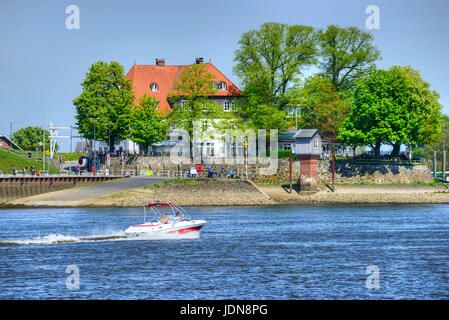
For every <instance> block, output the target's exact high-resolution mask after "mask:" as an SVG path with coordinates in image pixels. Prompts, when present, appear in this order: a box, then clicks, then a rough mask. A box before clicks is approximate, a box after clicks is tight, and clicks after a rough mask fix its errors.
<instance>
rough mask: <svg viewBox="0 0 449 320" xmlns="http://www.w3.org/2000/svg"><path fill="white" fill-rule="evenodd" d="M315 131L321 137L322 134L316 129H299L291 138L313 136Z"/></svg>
mask: <svg viewBox="0 0 449 320" xmlns="http://www.w3.org/2000/svg"><path fill="white" fill-rule="evenodd" d="M317 133H318V134H319V135H320V136H321V138H323V135H322V134H321V132H320V131H319V130H318V129H299V130H298V131H297V132H296V133H295V135H294V136H293V138H313V137H314V136H315V135H316V134H317Z"/></svg>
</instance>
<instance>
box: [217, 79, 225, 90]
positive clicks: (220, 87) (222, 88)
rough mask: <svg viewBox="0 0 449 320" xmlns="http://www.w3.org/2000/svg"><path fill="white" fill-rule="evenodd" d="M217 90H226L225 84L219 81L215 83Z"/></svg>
mask: <svg viewBox="0 0 449 320" xmlns="http://www.w3.org/2000/svg"><path fill="white" fill-rule="evenodd" d="M217 89H218V90H226V82H223V81H220V82H218V83H217Z"/></svg>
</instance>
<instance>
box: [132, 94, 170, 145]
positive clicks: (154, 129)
mask: <svg viewBox="0 0 449 320" xmlns="http://www.w3.org/2000/svg"><path fill="white" fill-rule="evenodd" d="M167 130H168V123H167V121H166V118H165V117H164V116H163V114H161V113H160V112H159V111H158V101H157V100H156V99H154V98H152V97H151V96H149V95H147V94H144V95H143V96H141V97H140V99H139V105H137V106H135V107H134V108H132V109H131V110H130V138H131V139H132V141H134V142H136V143H140V144H142V145H143V147H144V148H145V150H147V149H148V147H149V146H150V145H151V144H153V143H156V142H158V141H162V140H165V139H166V138H167Z"/></svg>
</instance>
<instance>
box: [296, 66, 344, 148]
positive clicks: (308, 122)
mask: <svg viewBox="0 0 449 320" xmlns="http://www.w3.org/2000/svg"><path fill="white" fill-rule="evenodd" d="M289 96H290V97H289V100H290V103H291V104H292V105H295V106H298V107H300V109H301V112H300V115H301V117H300V118H299V122H298V125H299V127H300V128H317V129H319V130H320V132H321V134H322V135H323V137H324V138H325V139H328V140H330V141H335V140H336V138H337V136H338V130H339V129H340V126H341V124H342V123H343V121H344V119H345V117H346V115H347V112H348V109H349V101H348V100H349V99H348V96H347V93H346V92H344V91H341V92H338V91H337V88H336V87H335V86H334V85H333V83H332V79H330V78H328V77H322V76H319V75H315V76H311V77H310V78H309V79H307V80H306V81H305V83H304V85H303V86H301V87H296V88H294V89H292V90H291V91H290V92H289Z"/></svg>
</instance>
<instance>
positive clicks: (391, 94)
mask: <svg viewBox="0 0 449 320" xmlns="http://www.w3.org/2000/svg"><path fill="white" fill-rule="evenodd" d="M438 99H439V95H438V93H437V92H435V91H432V90H430V88H429V84H428V83H427V82H425V81H424V80H423V79H422V78H421V76H420V74H419V72H418V71H416V70H414V69H412V68H411V67H399V66H393V67H391V68H390V69H388V70H373V71H372V72H371V73H370V75H369V76H367V77H365V78H363V79H361V80H360V81H359V82H358V83H357V85H356V87H355V91H354V96H353V103H352V106H351V109H350V111H349V113H348V116H347V118H346V119H345V121H344V122H343V125H342V127H341V129H340V132H339V138H340V139H343V140H344V141H346V142H348V143H350V144H353V145H355V144H370V145H372V146H373V147H375V152H376V155H377V156H378V155H379V151H380V144H381V143H388V144H391V145H393V147H394V149H393V151H394V152H393V155H397V153H398V152H399V148H400V145H401V144H405V145H408V146H411V147H414V146H420V145H424V144H428V143H432V142H433V141H435V140H436V139H437V138H438V137H439V135H440V134H441V121H442V120H441V119H442V118H441V109H442V106H441V104H440V103H439V102H438Z"/></svg>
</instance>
